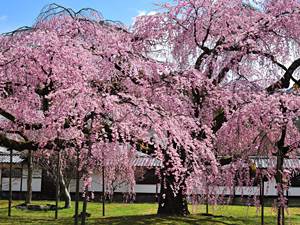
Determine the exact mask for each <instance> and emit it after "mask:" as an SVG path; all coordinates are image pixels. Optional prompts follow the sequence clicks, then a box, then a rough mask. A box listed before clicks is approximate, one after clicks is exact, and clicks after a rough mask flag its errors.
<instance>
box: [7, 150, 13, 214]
mask: <svg viewBox="0 0 300 225" xmlns="http://www.w3.org/2000/svg"><path fill="white" fill-rule="evenodd" d="M12 163H13V153H12V149H9V199H8V216H11V204H12V178H11V177H12Z"/></svg>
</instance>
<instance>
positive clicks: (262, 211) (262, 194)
mask: <svg viewBox="0 0 300 225" xmlns="http://www.w3.org/2000/svg"><path fill="white" fill-rule="evenodd" d="M264 185H265V184H264V178H263V176H262V175H261V179H260V205H261V225H264V223H265V222H264V194H265V190H264Z"/></svg>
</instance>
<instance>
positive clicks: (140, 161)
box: [133, 151, 162, 167]
mask: <svg viewBox="0 0 300 225" xmlns="http://www.w3.org/2000/svg"><path fill="white" fill-rule="evenodd" d="M133 165H134V166H140V167H159V166H162V163H161V161H160V160H158V159H156V158H154V157H152V156H150V155H147V154H145V153H142V152H139V151H137V152H136V157H135V159H133Z"/></svg>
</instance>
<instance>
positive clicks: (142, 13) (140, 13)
mask: <svg viewBox="0 0 300 225" xmlns="http://www.w3.org/2000/svg"><path fill="white" fill-rule="evenodd" d="M156 13H157V12H155V11H149V12H148V11H146V10H138V14H137V15H136V16H134V17H132V24H134V23H135V20H136V18H137V17H139V16H152V15H155V14H156Z"/></svg>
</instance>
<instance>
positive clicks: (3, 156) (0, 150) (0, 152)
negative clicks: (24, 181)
mask: <svg viewBox="0 0 300 225" xmlns="http://www.w3.org/2000/svg"><path fill="white" fill-rule="evenodd" d="M24 160H25V159H24V158H22V157H21V153H20V152H17V151H13V157H12V163H14V164H18V163H22V162H23V161H24ZM1 163H10V152H9V151H8V150H7V148H4V147H0V164H1Z"/></svg>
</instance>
